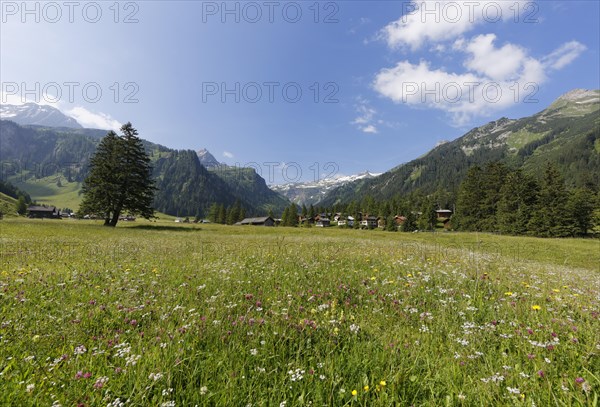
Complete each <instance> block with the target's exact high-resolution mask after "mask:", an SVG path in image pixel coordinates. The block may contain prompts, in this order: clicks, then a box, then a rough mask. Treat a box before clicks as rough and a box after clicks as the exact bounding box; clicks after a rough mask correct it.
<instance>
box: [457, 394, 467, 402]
mask: <svg viewBox="0 0 600 407" xmlns="http://www.w3.org/2000/svg"><path fill="white" fill-rule="evenodd" d="M457 397H458V399H459V400H464V399H466V398H467V396H465V395H464V394H462V393H459V394H458V396H457Z"/></svg>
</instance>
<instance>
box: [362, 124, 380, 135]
mask: <svg viewBox="0 0 600 407" xmlns="http://www.w3.org/2000/svg"><path fill="white" fill-rule="evenodd" d="M361 130H362V131H363V132H364V133H372V134H375V133H377V127H375V126H373V125H372V124H369V125H368V126H365V127H363V128H362V129H361Z"/></svg>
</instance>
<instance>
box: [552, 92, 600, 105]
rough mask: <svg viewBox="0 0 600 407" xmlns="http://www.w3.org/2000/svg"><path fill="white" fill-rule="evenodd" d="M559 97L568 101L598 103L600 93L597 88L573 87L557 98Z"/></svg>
mask: <svg viewBox="0 0 600 407" xmlns="http://www.w3.org/2000/svg"><path fill="white" fill-rule="evenodd" d="M561 99H562V100H568V101H570V102H581V103H598V101H599V100H600V93H599V92H598V91H597V90H587V89H573V90H572V91H569V92H567V93H565V94H564V95H562V96H561V97H559V98H558V100H561Z"/></svg>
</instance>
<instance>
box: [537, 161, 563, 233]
mask: <svg viewBox="0 0 600 407" xmlns="http://www.w3.org/2000/svg"><path fill="white" fill-rule="evenodd" d="M566 204H567V190H566V188H565V183H564V181H563V178H562V176H561V175H560V173H559V172H558V169H557V168H556V167H555V166H554V165H553V164H551V163H549V164H548V165H547V167H546V170H545V172H544V177H543V180H542V183H541V185H540V191H539V194H538V199H537V205H536V208H535V211H534V213H533V216H532V217H531V220H530V221H529V230H530V232H531V233H533V234H535V235H537V236H541V237H565V236H569V235H570V230H569V226H568V221H569V219H568V217H567V216H566V209H567V208H566Z"/></svg>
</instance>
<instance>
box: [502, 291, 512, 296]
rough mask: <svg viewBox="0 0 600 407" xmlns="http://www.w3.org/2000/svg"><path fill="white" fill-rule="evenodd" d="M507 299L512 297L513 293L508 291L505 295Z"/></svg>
mask: <svg viewBox="0 0 600 407" xmlns="http://www.w3.org/2000/svg"><path fill="white" fill-rule="evenodd" d="M504 295H506V296H507V297H511V296H512V295H513V293H512V291H507V292H505V293H504Z"/></svg>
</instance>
